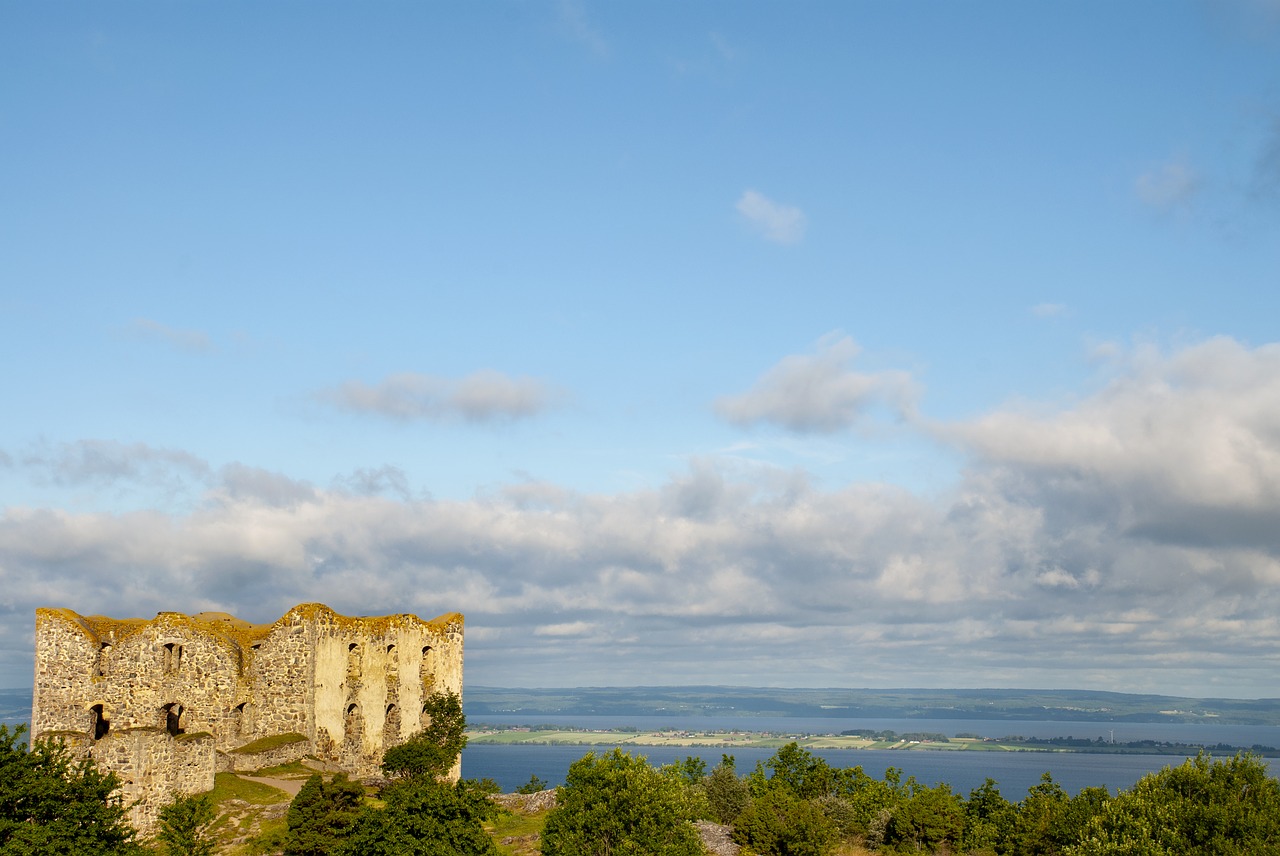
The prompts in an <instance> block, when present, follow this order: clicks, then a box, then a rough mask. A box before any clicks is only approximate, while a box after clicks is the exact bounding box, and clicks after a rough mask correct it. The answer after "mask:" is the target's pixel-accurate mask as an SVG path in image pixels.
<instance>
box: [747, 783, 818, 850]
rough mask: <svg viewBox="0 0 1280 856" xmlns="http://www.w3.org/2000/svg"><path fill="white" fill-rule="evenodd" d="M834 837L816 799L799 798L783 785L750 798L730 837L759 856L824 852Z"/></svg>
mask: <svg viewBox="0 0 1280 856" xmlns="http://www.w3.org/2000/svg"><path fill="white" fill-rule="evenodd" d="M837 837H838V836H837V835H836V829H835V826H834V825H833V824H832V823H831V821H830V820H828V819H827V817H826V816H825V815H824V814H823V813H822V809H821V808H819V807H818V805H817V804H816V802H814V801H811V800H805V799H800V798H799V797H797V796H795V795H794V794H792V793H791V791H790V790H789V789H787V788H774V789H771V790H769V791H766V792H765V793H764V794H761V795H760V796H758V797H755V798H754V799H752V801H751V803H750V805H748V806H747V807H746V809H744V810H743V812H742V814H741V815H739V816H738V819H737V821H736V822H735V823H734V827H733V840H734V841H736V842H738V843H739V844H742V845H745V846H747V847H750V848H751V849H752V850H753V851H755V852H756V853H759V854H762V856H824V854H826V853H829V852H830V851H831V849H832V847H834V846H835V843H836V839H837Z"/></svg>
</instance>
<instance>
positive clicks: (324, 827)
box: [284, 773, 364, 856]
mask: <svg viewBox="0 0 1280 856" xmlns="http://www.w3.org/2000/svg"><path fill="white" fill-rule="evenodd" d="M363 797H364V789H363V788H362V787H360V785H359V784H357V783H355V782H352V781H349V780H348V779H347V776H346V774H345V773H339V774H338V775H336V776H334V777H333V781H331V782H327V783H326V782H325V781H324V779H322V778H321V777H320V774H319V773H317V774H315V775H313V776H312V777H311V778H309V779H307V781H306V784H304V785H303V786H302V790H300V791H298V795H297V796H296V797H294V798H293V802H291V803H290V804H289V812H288V814H287V815H285V821H286V822H287V823H288V824H289V832H288V833H287V835H286V836H285V846H284V856H330V854H332V853H333V852H334V851H335V850H336V849H337V848H338V847H339V846H340V845H341V844H342V842H343V840H344V839H345V838H346V835H347V833H348V832H349V831H350V830H351V828H352V827H353V826H354V825H355V822H356V818H357V817H359V815H360V804H361V801H362V800H363Z"/></svg>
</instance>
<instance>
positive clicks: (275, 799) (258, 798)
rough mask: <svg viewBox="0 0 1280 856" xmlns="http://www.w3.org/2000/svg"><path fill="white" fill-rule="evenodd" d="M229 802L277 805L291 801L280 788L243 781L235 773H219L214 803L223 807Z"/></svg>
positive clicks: (215, 779)
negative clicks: (239, 801)
mask: <svg viewBox="0 0 1280 856" xmlns="http://www.w3.org/2000/svg"><path fill="white" fill-rule="evenodd" d="M227 800H244V801H245V802H247V803H249V804H250V805H276V804H278V803H282V802H288V801H289V795H288V794H286V793H285V792H284V791H282V790H280V789H279V788H273V787H271V786H270V785H264V784H262V783H261V782H251V781H249V780H248V779H242V778H240V777H239V776H237V775H236V774H235V773H218V774H216V775H215V776H214V777H213V801H214V802H215V803H217V804H218V805H219V807H221V805H222V803H224V802H226V801H227Z"/></svg>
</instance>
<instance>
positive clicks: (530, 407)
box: [319, 370, 561, 422]
mask: <svg viewBox="0 0 1280 856" xmlns="http://www.w3.org/2000/svg"><path fill="white" fill-rule="evenodd" d="M319 398H320V399H321V400H323V401H326V402H328V403H329V404H332V405H333V406H335V407H337V408H338V409H339V410H344V411H347V412H350V413H369V414H374V415H377V416H384V417H387V418H389V419H395V420H399V421H410V420H414V419H426V420H433V421H435V420H446V419H463V420H465V421H467V422H494V421H503V420H514V419H524V418H528V417H531V416H535V415H537V414H538V413H540V412H542V411H543V410H546V409H547V408H549V407H551V406H553V405H554V404H555V403H557V402H558V401H559V399H560V398H561V393H560V392H559V391H558V390H556V389H555V388H553V387H551V386H550V385H549V384H547V383H545V382H543V381H540V380H537V379H536V378H529V377H512V376H510V375H506V374H503V373H501V372H496V371H489V370H485V371H477V372H473V373H472V374H470V375H467V376H466V377H463V378H459V379H457V380H451V379H448V378H442V377H438V376H435V375H427V374H418V373H415V372H401V373H399V374H393V375H389V376H387V377H386V378H385V379H383V380H382V381H380V382H379V383H377V384H374V385H369V384H366V383H364V382H362V381H348V382H346V383H344V384H342V385H341V386H339V387H337V388H336V389H329V390H325V391H323V392H321V393H320V394H319Z"/></svg>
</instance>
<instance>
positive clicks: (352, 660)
mask: <svg viewBox="0 0 1280 856" xmlns="http://www.w3.org/2000/svg"><path fill="white" fill-rule="evenodd" d="M347 677H349V678H358V677H360V646H359V645H357V644H356V643H355V642H352V643H351V644H349V645H348V646H347Z"/></svg>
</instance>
